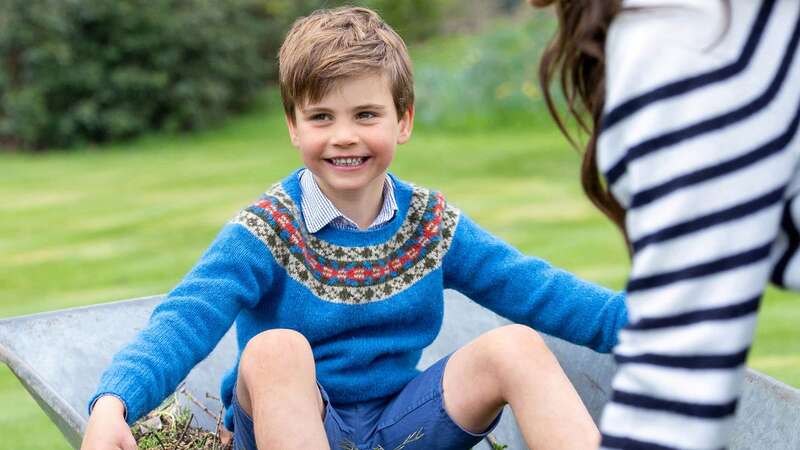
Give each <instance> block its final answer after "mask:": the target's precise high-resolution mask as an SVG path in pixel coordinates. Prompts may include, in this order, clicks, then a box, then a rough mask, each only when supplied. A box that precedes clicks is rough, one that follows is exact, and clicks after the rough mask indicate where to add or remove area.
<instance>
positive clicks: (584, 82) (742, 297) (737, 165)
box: [530, 0, 800, 449]
mask: <svg viewBox="0 0 800 450" xmlns="http://www.w3.org/2000/svg"><path fill="white" fill-rule="evenodd" d="M530 3H531V4H532V5H533V6H534V7H545V6H551V5H554V6H555V9H556V13H557V16H558V18H559V29H558V31H557V36H556V39H554V41H553V42H552V43H551V45H550V47H549V48H548V50H547V51H546V52H545V54H544V55H543V58H542V66H541V69H540V74H541V81H542V84H543V86H544V87H545V88H547V87H548V86H550V82H551V81H552V80H553V79H555V78H557V79H559V80H560V81H561V82H562V84H561V85H562V86H563V87H564V88H565V91H566V98H567V103H568V105H569V113H570V114H571V115H573V116H575V117H577V118H578V120H579V121H581V120H582V119H584V120H585V121H584V122H581V123H582V124H584V125H585V127H584V130H585V131H588V132H589V134H590V139H589V140H588V145H587V148H586V152H585V155H584V163H583V174H582V175H583V176H582V181H583V185H584V189H585V191H586V192H587V194H588V196H589V198H590V199H591V200H592V201H593V202H594V203H595V204H596V205H597V206H599V208H600V209H601V210H602V211H603V212H604V213H606V214H607V215H608V216H609V217H610V218H611V219H612V220H613V221H614V222H615V223H616V224H617V225H618V226H619V228H620V229H621V230H622V231H623V232H624V234H625V237H626V242H627V243H628V246H629V250H630V255H631V258H632V268H631V273H630V277H629V279H628V282H627V291H628V297H627V300H626V301H627V304H628V309H629V318H630V322H629V324H628V325H627V326H626V327H625V328H624V329H623V330H622V331H621V332H620V338H619V343H618V345H617V346H616V347H615V349H614V356H615V359H616V361H617V363H618V365H619V367H618V372H617V373H616V375H615V377H614V379H613V393H612V395H611V400H610V403H609V404H608V405H607V407H606V408H605V410H604V412H603V417H602V420H601V424H600V429H601V433H602V436H603V437H602V444H601V446H602V447H603V448H609V449H719V448H724V447H725V446H726V445H727V443H728V437H729V435H730V432H731V426H732V423H733V419H734V413H735V411H736V405H737V401H738V398H739V396H740V391H741V387H742V379H743V376H744V369H745V360H746V357H747V353H748V350H749V349H750V345H751V341H752V338H753V331H754V327H755V324H756V314H757V310H758V305H759V301H760V299H761V296H762V294H763V291H764V289H765V286H766V284H767V283H768V282H770V281H771V282H772V283H774V284H776V285H777V286H779V287H785V288H793V289H797V288H798V287H800V261H799V260H798V258H797V248H798V243H800V234H798V231H797V223H798V222H797V221H798V218H800V204H798V202H797V201H796V199H797V194H798V191H799V190H800V176H798V175H797V165H798V152H800V140H799V138H798V133H797V128H798V120H799V118H800V54H798V53H799V52H798V40H799V39H800V2H798V1H796V0H760V1H751V0H728V1H706V2H697V1H691V0H670V1H668V2H665V1H663V0H623V1H620V0H613V1H612V0H604V1H596V0H581V1H578V0H569V1H567V0H564V1H553V0H530ZM545 91H547V89H545ZM547 99H548V103H549V105H550V110H551V113H552V114H553V115H554V117H555V118H556V121H557V122H558V124H559V125H560V126H561V129H562V131H564V132H565V134H567V135H568V137H569V133H568V132H567V130H566V129H565V127H564V126H563V123H564V122H563V121H562V119H561V117H559V114H558V112H557V111H556V108H555V105H554V103H553V101H552V97H550V92H549V91H548V92H547ZM570 139H572V138H571V137H570ZM573 142H574V141H573ZM601 177H604V179H605V182H602V181H601Z"/></svg>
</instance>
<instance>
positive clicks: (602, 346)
mask: <svg viewBox="0 0 800 450" xmlns="http://www.w3.org/2000/svg"><path fill="white" fill-rule="evenodd" d="M443 270H444V284H445V287H446V288H452V289H455V290H457V291H459V292H461V293H463V294H464V295H466V296H467V297H469V298H471V299H472V300H473V301H475V302H477V303H479V304H481V305H482V306H485V307H486V308H489V309H490V310H492V311H494V312H496V313H497V314H500V315H501V316H503V317H506V318H508V319H509V320H511V321H514V322H517V323H522V324H525V325H528V326H530V327H532V328H534V329H536V330H538V331H541V332H544V333H547V334H549V335H552V336H556V337H559V338H561V339H564V340H567V341H570V342H573V343H575V344H580V345H583V346H587V347H589V348H592V349H593V350H595V351H599V352H608V351H610V349H611V348H612V347H613V346H614V344H615V343H616V339H617V338H616V335H617V331H618V330H619V329H620V328H621V327H622V326H623V325H624V324H625V322H626V320H627V318H626V317H627V316H626V310H625V302H624V294H622V293H615V292H612V291H611V290H609V289H606V288H603V287H601V286H598V285H596V284H593V283H590V282H587V281H584V280H581V279H580V278H578V277H576V276H575V275H573V274H571V273H569V272H567V271H564V270H561V269H558V268H555V267H553V266H552V265H550V264H548V263H547V262H545V261H543V260H541V259H539V258H535V257H531V256H526V255H523V254H522V253H520V252H519V251H518V250H517V249H515V248H514V247H512V246H510V245H509V244H507V243H505V242H503V241H502V240H500V239H498V238H497V237H495V236H493V235H491V234H490V233H488V232H487V231H485V230H484V229H482V228H481V227H479V226H478V225H477V224H476V223H475V222H473V221H472V220H471V219H470V218H469V217H467V216H466V215H464V214H463V213H462V214H461V217H460V219H459V222H458V225H457V227H456V232H455V236H454V238H453V242H452V244H451V247H450V250H449V251H448V253H447V255H445V258H444V261H443Z"/></svg>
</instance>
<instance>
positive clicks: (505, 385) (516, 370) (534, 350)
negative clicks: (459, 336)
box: [442, 325, 600, 449]
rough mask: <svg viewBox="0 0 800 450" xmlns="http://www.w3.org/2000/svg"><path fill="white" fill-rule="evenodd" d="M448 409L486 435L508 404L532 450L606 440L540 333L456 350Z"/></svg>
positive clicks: (490, 337) (446, 385) (515, 329)
mask: <svg viewBox="0 0 800 450" xmlns="http://www.w3.org/2000/svg"><path fill="white" fill-rule="evenodd" d="M442 384H443V390H444V394H443V397H444V405H445V409H446V410H447V412H448V414H449V415H450V417H451V418H452V419H453V420H454V421H455V422H456V423H457V424H458V425H459V426H461V427H462V428H464V429H466V430H468V431H472V432H480V431H483V430H485V429H486V428H487V427H488V426H489V425H490V424H491V423H492V421H493V420H494V419H495V418H496V417H497V414H498V413H499V412H500V411H501V409H502V408H503V406H504V405H505V404H506V403H508V404H510V405H511V409H512V410H513V411H514V415H515V416H516V418H517V421H518V423H519V426H520V429H521V430H522V434H523V436H524V438H525V442H526V443H527V444H528V446H529V447H530V448H537V449H539V448H541V449H590V448H597V445H598V444H599V442H600V435H599V433H598V431H597V427H596V426H595V424H594V422H593V421H592V418H591V416H590V415H589V413H588V411H587V410H586V408H585V406H584V405H583V403H582V402H581V399H580V397H579V396H578V394H577V392H576V391H575V388H574V387H573V386H572V384H571V383H570V381H569V379H568V378H567V376H566V375H565V374H564V372H563V370H562V369H561V366H560V365H559V364H558V361H557V360H556V358H555V356H554V355H553V354H552V353H551V352H550V350H549V349H548V348H547V346H546V345H545V343H544V340H543V339H542V338H541V336H539V334H538V333H536V332H535V331H533V330H532V329H530V328H528V327H525V326H522V325H510V326H506V327H502V328H498V329H496V330H492V331H490V332H488V333H486V334H484V335H482V336H480V337H478V338H477V339H475V340H474V341H472V342H470V343H469V344H467V345H466V346H464V347H463V348H461V349H460V350H458V351H456V352H455V353H454V354H453V355H452V356H451V357H450V359H449V361H448V363H447V366H446V367H445V371H444V377H443V380H442Z"/></svg>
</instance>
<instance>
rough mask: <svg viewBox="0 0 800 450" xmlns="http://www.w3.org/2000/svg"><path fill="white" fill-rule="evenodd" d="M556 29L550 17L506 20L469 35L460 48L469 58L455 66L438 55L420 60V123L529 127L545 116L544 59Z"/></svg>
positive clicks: (544, 15) (455, 125) (418, 85)
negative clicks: (540, 77)
mask: <svg viewBox="0 0 800 450" xmlns="http://www.w3.org/2000/svg"><path fill="white" fill-rule="evenodd" d="M554 25H555V24H554V20H553V17H552V16H551V15H549V14H547V13H537V14H534V15H532V16H530V17H528V18H526V19H524V20H518V21H516V22H515V21H509V20H504V21H502V22H501V23H499V24H498V25H497V26H495V27H494V28H492V29H490V30H488V31H486V32H484V33H481V34H479V35H475V36H469V37H467V38H466V42H465V43H464V44H463V45H462V48H459V49H458V51H459V52H463V56H462V57H461V58H460V59H459V60H458V61H457V63H455V64H452V65H449V66H448V65H446V64H442V63H441V62H440V60H441V59H443V58H436V54H435V52H433V54H432V55H428V57H427V58H424V59H422V60H421V61H419V63H418V64H416V66H415V73H414V76H415V79H416V93H417V104H416V120H417V123H419V124H420V125H423V126H424V125H430V126H436V127H437V128H453V129H464V128H486V127H496V126H508V125H510V126H517V125H524V124H525V123H526V122H529V121H530V120H532V118H534V117H537V116H544V115H542V114H540V113H541V112H542V111H544V110H545V109H546V107H545V105H544V102H543V100H542V95H541V92H540V89H539V83H538V67H539V57H540V56H541V52H542V50H543V48H544V45H545V44H546V42H547V39H548V38H549V36H550V35H551V34H552V32H553V30H554ZM441 56H444V55H441Z"/></svg>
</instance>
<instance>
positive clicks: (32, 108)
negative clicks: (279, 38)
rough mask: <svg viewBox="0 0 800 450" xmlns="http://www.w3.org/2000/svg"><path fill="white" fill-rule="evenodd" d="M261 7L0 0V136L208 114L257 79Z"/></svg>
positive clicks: (261, 65) (70, 140) (184, 1)
mask: <svg viewBox="0 0 800 450" xmlns="http://www.w3.org/2000/svg"><path fill="white" fill-rule="evenodd" d="M263 16H264V11H263V10H262V9H261V8H260V5H259V4H258V2H257V1H256V0H224V1H216V0H160V1H156V2H151V1H147V0H126V1H116V0H3V1H2V2H0V144H3V143H5V144H6V145H8V144H13V145H20V146H24V147H28V148H44V147H51V146H58V147H61V146H69V145H74V144H78V143H82V142H87V141H90V142H102V141H107V140H114V139H120V138H127V137H130V136H134V135H137V134H139V133H142V132H143V131H145V130H149V129H154V128H168V129H173V130H187V129H196V128H202V127H205V126H207V125H208V124H210V123H213V122H216V121H218V120H219V119H220V118H222V117H224V116H225V115H226V114H228V113H229V112H230V111H232V110H238V109H241V108H243V107H244V106H246V105H247V104H248V102H249V101H250V100H251V99H252V98H253V97H254V92H255V91H256V90H257V89H259V88H260V87H261V86H262V84H263V82H264V80H265V78H266V75H267V61H266V60H265V59H264V55H263V45H264V44H263V43H264V40H265V36H266V34H267V30H266V24H267V22H266V21H265V20H263Z"/></svg>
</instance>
